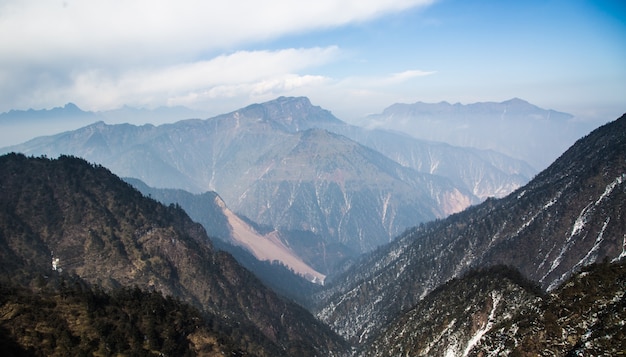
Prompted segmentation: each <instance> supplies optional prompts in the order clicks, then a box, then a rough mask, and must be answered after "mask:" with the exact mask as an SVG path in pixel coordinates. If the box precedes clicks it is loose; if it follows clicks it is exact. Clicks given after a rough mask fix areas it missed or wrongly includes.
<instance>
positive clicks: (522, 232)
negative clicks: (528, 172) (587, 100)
mask: <svg viewBox="0 0 626 357" xmlns="http://www.w3.org/2000/svg"><path fill="white" fill-rule="evenodd" d="M625 182H626V116H622V117H621V118H619V119H618V120H616V121H614V122H611V123H610V124H607V125H604V126H602V127H600V128H598V129H596V130H594V131H593V132H592V133H590V134H589V135H588V136H586V137H584V138H582V139H580V140H579V141H577V142H576V143H575V144H574V145H573V146H572V147H571V148H570V149H568V150H567V151H566V152H565V153H564V154H563V155H562V156H561V157H559V159H557V160H556V161H555V162H554V163H553V164H552V165H550V167H548V168H547V169H546V170H544V171H542V172H541V173H540V174H538V175H537V176H536V177H535V178H534V179H533V180H531V181H530V182H529V183H528V184H527V185H525V186H524V187H522V188H520V189H518V190H516V191H515V192H513V193H511V194H510V195H508V196H506V197H505V198H502V199H489V200H487V201H485V202H483V203H482V204H480V205H477V206H474V207H470V208H468V209H467V210H465V211H463V212H461V213H458V214H455V215H452V216H450V217H448V218H447V219H445V220H439V221H434V222H430V223H427V224H423V225H420V226H418V227H415V228H414V229H411V230H408V231H407V232H406V233H405V234H403V235H402V236H400V237H399V238H398V239H396V240H395V241H394V242H392V243H390V244H389V245H386V246H384V247H383V248H381V249H378V250H377V251H375V252H374V253H372V254H370V255H368V256H367V257H365V258H363V259H362V261H361V262H359V263H357V264H355V265H353V266H352V267H351V268H350V269H349V270H348V271H347V272H345V274H343V275H342V276H340V277H337V278H334V279H332V280H331V281H329V284H328V286H327V289H326V290H324V291H323V292H322V293H320V296H319V300H320V304H319V305H318V309H317V316H318V317H319V318H320V319H321V320H322V321H325V322H326V323H328V324H329V325H330V326H332V327H333V329H334V330H335V331H337V332H339V333H340V334H341V335H342V336H344V337H345V338H347V339H350V340H352V341H358V342H360V343H363V342H364V341H367V340H368V339H369V338H370V337H371V336H374V335H376V334H377V333H378V332H380V329H381V328H382V326H384V325H385V324H386V323H388V322H389V321H390V320H391V319H393V318H394V317H395V316H398V314H399V313H401V312H402V311H406V310H407V309H410V308H411V307H413V306H415V304H417V303H418V302H419V301H420V300H422V299H423V298H424V297H425V296H427V295H428V294H429V293H430V292H432V291H433V290H434V289H436V288H437V287H438V286H441V285H442V284H444V283H445V282H446V281H448V280H450V279H453V278H455V277H459V276H461V275H462V274H463V273H464V272H466V271H469V270H470V269H477V268H482V267H488V266H493V265H506V266H510V267H513V268H514V269H516V270H518V271H520V272H521V273H522V275H523V276H524V277H525V278H527V279H529V280H531V281H533V282H535V283H537V284H539V285H540V286H541V288H543V289H547V290H548V291H552V290H553V289H555V288H556V287H557V286H559V285H560V284H562V283H563V282H564V281H565V280H566V279H567V278H568V277H569V276H571V274H572V273H574V272H576V271H578V270H580V269H581V268H582V267H584V266H586V265H589V264H592V263H595V262H602V261H603V260H605V259H608V260H609V261H620V260H622V259H623V258H624V257H626V248H625V247H626V240H625V237H626V219H625V218H624V212H625V211H624V202H626V185H625Z"/></svg>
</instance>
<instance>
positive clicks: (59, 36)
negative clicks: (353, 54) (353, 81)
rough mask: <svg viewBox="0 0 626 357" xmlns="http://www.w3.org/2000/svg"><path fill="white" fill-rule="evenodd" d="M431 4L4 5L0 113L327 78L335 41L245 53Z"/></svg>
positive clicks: (414, 0)
mask: <svg viewBox="0 0 626 357" xmlns="http://www.w3.org/2000/svg"><path fill="white" fill-rule="evenodd" d="M432 1H433V0H360V1H357V0H343V1H337V0H320V1H311V2H299V1H292V0H268V1H263V2H261V1H252V0H231V1H222V2H218V1H204V0H177V1H165V0H150V1H148V0H90V1H81V0H64V1H63V0H59V1H47V0H4V1H0V33H3V34H10V35H9V36H3V39H2V41H0V53H2V55H1V56H0V78H1V79H2V82H1V83H0V111H4V110H8V109H11V108H18V109H19V108H28V107H34V108H45V107H48V108H49V107H52V106H58V105H63V104H64V103H65V102H68V101H74V102H76V103H78V104H79V105H81V106H82V107H84V108H85V109H91V110H100V109H110V108H112V107H116V106H120V105H122V104H130V105H144V106H154V105H164V104H166V103H172V102H177V101H179V100H181V98H187V100H190V98H193V97H195V98H197V100H201V99H202V98H207V97H212V98H217V97H220V96H232V95H235V94H237V95H244V93H245V92H246V91H250V92H248V97H255V96H258V95H260V93H277V92H289V91H292V90H295V89H297V88H304V87H306V86H309V85H320V83H322V82H325V83H328V82H329V79H328V78H325V77H324V76H323V75H319V74H314V73H312V72H311V71H312V69H313V68H315V67H316V66H320V65H324V64H328V63H330V62H332V61H335V60H336V59H337V57H338V55H339V54H340V50H339V48H337V47H333V46H330V47H322V48H317V47H312V48H287V49H282V50H273V51H269V50H268V51H262V50H257V51H253V50H241V49H242V48H246V46H253V45H254V44H257V45H258V44H262V43H264V42H263V41H268V40H273V39H277V38H280V37H281V36H286V35H293V34H298V33H303V32H306V31H311V30H316V29H326V28H333V27H338V26H343V25H346V24H350V23H355V22H362V21H367V20H369V19H373V18H376V17H379V16H382V15H384V14H388V13H392V12H398V11H401V10H404V9H408V8H411V7H416V6H425V5H428V4H430V3H431V2H432ZM222 53H227V54H222Z"/></svg>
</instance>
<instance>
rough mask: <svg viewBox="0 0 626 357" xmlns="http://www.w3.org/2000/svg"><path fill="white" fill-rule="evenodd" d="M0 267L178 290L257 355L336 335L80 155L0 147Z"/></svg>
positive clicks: (16, 273)
mask: <svg viewBox="0 0 626 357" xmlns="http://www.w3.org/2000/svg"><path fill="white" fill-rule="evenodd" d="M0 167H2V171H1V172H0V187H2V194H1V195H0V225H1V226H0V258H1V259H0V272H2V276H3V278H4V279H9V280H11V281H13V282H20V283H22V284H33V283H34V282H36V281H37V279H36V278H37V277H38V276H45V275H48V274H53V273H54V272H55V271H56V272H61V271H62V272H63V273H64V274H72V275H77V276H78V277H80V278H81V279H84V280H85V281H87V282H89V283H91V284H95V285H98V286H103V287H105V288H115V287H119V286H135V285H136V286H139V287H141V288H142V289H145V290H156V291H159V292H161V293H163V294H165V295H172V296H176V297H179V298H181V299H183V300H185V301H187V302H189V303H192V304H194V305H195V306H197V307H199V308H201V309H202V310H203V311H205V312H207V313H210V314H212V315H214V316H216V318H219V319H220V321H221V322H222V323H223V324H225V325H226V326H230V328H231V329H232V331H233V336H235V337H236V339H235V341H237V342H238V343H239V344H240V347H241V348H242V349H244V350H246V351H248V352H249V353H252V354H258V355H275V354H282V355H294V354H304V355H318V354H332V353H333V351H340V350H341V349H342V348H343V342H342V341H341V340H340V339H337V337H336V336H335V335H334V334H333V333H332V332H330V331H329V330H328V329H327V328H326V327H325V326H323V325H322V324H321V323H319V322H318V321H317V320H316V319H315V318H313V316H311V315H310V314H309V313H308V312H307V311H305V310H304V309H302V308H301V307H299V306H297V305H295V304H293V303H290V302H287V301H285V300H284V299H281V298H279V297H278V296H277V295H276V294H275V293H273V292H272V291H270V290H269V289H267V288H266V287H265V286H263V285H262V284H261V283H260V282H259V281H258V280H257V279H256V278H255V277H254V276H253V275H252V274H251V273H250V272H248V271H246V270H245V269H243V268H241V266H239V265H238V264H237V263H236V262H235V260H234V259H233V258H232V257H231V256H230V255H228V254H226V253H223V252H216V251H214V249H213V248H212V246H211V244H210V241H209V240H208V237H207V236H206V233H205V231H204V229H203V228H202V227H201V226H200V225H199V224H197V223H194V222H192V221H191V220H190V219H189V218H188V216H187V215H186V214H185V212H184V211H183V210H182V209H180V207H177V206H175V205H171V206H169V207H166V206H163V205H161V204H159V203H157V202H156V201H154V200H151V199H147V198H145V197H144V196H142V195H141V193H139V192H138V191H136V190H134V189H133V188H132V187H130V186H129V185H128V184H127V183H125V182H123V181H121V180H120V179H119V178H117V177H116V176H114V175H113V174H112V173H111V172H109V171H108V170H107V169H105V168H103V167H100V166H93V165H90V164H88V163H86V162H85V161H83V160H81V159H76V158H72V157H67V156H62V157H60V158H59V159H58V160H49V159H46V158H26V157H25V156H22V155H18V154H10V155H6V156H2V157H0Z"/></svg>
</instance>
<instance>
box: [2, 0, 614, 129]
mask: <svg viewBox="0 0 626 357" xmlns="http://www.w3.org/2000/svg"><path fill="white" fill-rule="evenodd" d="M0 34H2V36H1V37H2V40H0V112H6V111H9V110H11V109H18V110H25V109H29V108H33V109H46V108H48V109H49V108H52V107H59V106H63V105H64V104H66V103H68V102H73V103H75V104H77V105H78V106H79V107H80V108H81V109H83V110H90V111H105V110H112V109H116V108H120V107H122V106H124V105H129V106H133V107H137V108H157V107H161V106H186V107H189V108H192V109H197V110H203V111H205V112H207V113H208V114H211V115H217V114H221V113H226V112H230V111H233V110H236V109H238V108H241V107H244V106H246V105H249V104H252V103H259V102H264V101H267V100H271V99H274V98H276V97H278V96H307V97H309V98H310V99H311V101H312V102H313V104H314V105H319V106H322V107H323V108H325V109H328V110H330V111H332V112H333V113H334V114H335V115H336V116H337V117H339V118H340V119H343V120H345V121H348V122H349V121H351V120H353V119H356V118H361V117H364V116H366V115H368V114H372V113H380V112H382V110H383V109H384V108H385V107H387V106H389V105H391V104H393V103H397V102H401V103H414V102H417V101H423V102H440V101H448V102H451V103H456V102H461V103H464V104H467V103H473V102H484V101H504V100H507V99H510V98H513V97H518V98H522V99H525V100H527V101H529V102H531V103H533V104H535V105H538V106H540V107H542V108H546V109H555V110H559V111H564V112H568V113H571V114H574V115H576V116H577V117H580V118H585V119H587V118H591V119H598V118H600V119H602V120H604V121H608V120H612V119H615V118H617V116H619V115H621V114H622V113H624V112H626V2H624V1H621V0H615V1H608V0H607V1H583V0H554V1H552V0H541V1H540V0H525V1H512V0H510V1H509V0H502V1H495V0H492V1H484V0H359V1H357V0H343V1H342V0H317V1H306V2H305V1H295V0H265V1H252V0H229V1H206V0H176V1H166V0H90V1H85V0H58V1H56V0H0Z"/></svg>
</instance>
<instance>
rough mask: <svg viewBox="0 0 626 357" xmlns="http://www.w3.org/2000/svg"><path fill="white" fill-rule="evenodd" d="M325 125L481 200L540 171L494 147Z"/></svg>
mask: <svg viewBox="0 0 626 357" xmlns="http://www.w3.org/2000/svg"><path fill="white" fill-rule="evenodd" d="M325 128H326V129H327V130H331V131H333V132H336V133H339V134H341V135H345V136H346V137H349V138H351V139H352V140H355V141H357V142H359V143H361V144H363V145H365V146H368V147H370V148H372V149H374V150H376V151H378V152H380V153H382V154H383V155H385V156H387V157H389V158H390V159H392V160H394V161H396V162H398V163H399V164H401V165H403V166H406V167H410V168H412V169H415V170H417V171H419V172H423V173H429V174H434V175H439V176H444V177H447V178H449V179H450V180H451V181H452V182H453V183H454V184H455V185H456V186H457V187H464V188H465V189H466V190H467V191H469V192H471V193H472V194H473V195H474V196H476V197H478V198H479V199H480V200H481V201H483V200H485V199H487V198H489V197H497V198H500V197H503V196H506V195H507V194H509V193H511V192H513V191H514V190H516V189H517V188H519V187H521V186H523V185H524V184H526V183H527V182H528V181H530V178H531V177H532V176H534V175H535V174H536V173H537V171H536V170H535V169H533V168H532V167H531V166H530V165H528V164H527V163H526V162H525V161H522V160H516V159H513V158H511V157H509V156H506V155H504V154H501V153H498V152H495V151H492V150H481V149H475V148H469V147H458V146H452V145H449V144H446V143H442V142H432V141H425V140H418V139H416V138H414V137H410V136H408V135H406V134H399V133H397V132H393V131H386V130H380V129H365V128H360V127H356V126H351V125H333V126H325Z"/></svg>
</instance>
